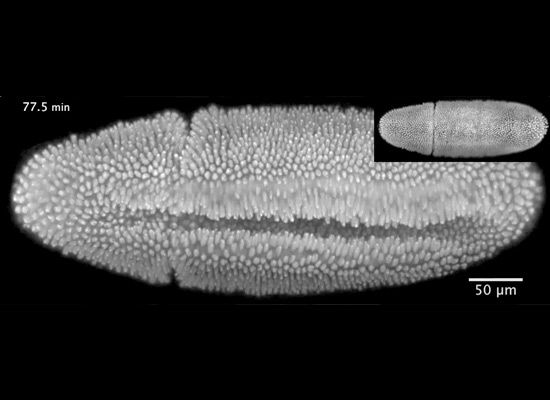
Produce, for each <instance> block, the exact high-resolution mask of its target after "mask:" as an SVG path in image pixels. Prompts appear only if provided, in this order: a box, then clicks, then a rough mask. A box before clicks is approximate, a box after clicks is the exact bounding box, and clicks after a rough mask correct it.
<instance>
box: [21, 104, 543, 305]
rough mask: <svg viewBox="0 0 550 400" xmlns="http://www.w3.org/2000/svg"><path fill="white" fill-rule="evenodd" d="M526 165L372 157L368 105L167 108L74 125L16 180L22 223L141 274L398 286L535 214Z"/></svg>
mask: <svg viewBox="0 0 550 400" xmlns="http://www.w3.org/2000/svg"><path fill="white" fill-rule="evenodd" d="M542 197H543V188H542V183H541V176H540V173H539V172H538V170H537V169H536V168H535V167H534V166H533V165H532V164H530V163H440V164H436V163H411V164H408V163H375V162H374V160H373V112H372V111H370V110H358V109H353V108H350V109H339V108H332V107H322V108H319V107H294V108H283V107H260V108H251V107H248V108H246V107H245V108H239V109H220V108H217V107H210V108H208V109H203V110H200V111H198V112H197V113H195V115H194V117H193V118H192V121H191V124H190V126H188V124H187V123H186V121H185V120H184V119H183V118H182V117H180V116H179V115H178V114H176V113H173V112H169V113H165V114H162V115H159V116H157V117H155V118H152V119H144V120H139V121H135V122H132V123H126V124H118V125H115V126H113V127H111V128H109V129H106V130H104V131H101V132H99V133H98V134H96V135H92V136H89V137H82V138H79V137H75V136H73V137H71V138H70V139H68V140H67V141H65V142H63V143H61V144H55V145H51V146H48V147H47V148H45V149H44V150H43V151H40V152H38V153H37V154H35V155H34V156H33V157H31V158H30V159H29V160H28V162H27V163H26V165H24V167H23V168H22V169H21V171H20V172H19V174H18V175H17V176H16V178H15V183H14V188H13V205H14V209H15V213H16V215H17V216H18V217H19V220H20V221H21V224H22V226H24V227H25V228H26V229H28V230H29V231H31V232H33V233H35V234H36V235H37V236H38V237H39V238H40V240H41V241H42V242H43V243H44V244H45V245H47V246H52V247H55V248H57V249H59V250H60V251H62V252H63V253H64V254H72V255H75V256H76V257H77V258H79V259H82V260H87V261H89V262H90V263H92V264H94V265H98V266H103V267H106V268H109V269H111V270H113V271H116V272H118V273H123V274H127V275H131V276H133V277H136V278H138V279H142V280H145V281H148V282H151V283H157V284H158V283H166V282H168V281H169V280H170V278H171V274H172V273H173V274H174V275H175V276H176V279H177V280H178V282H179V283H180V284H181V286H182V287H186V288H198V289H202V290H211V291H220V292H226V293H228V292H235V291H238V292H243V293H246V294H250V295H270V294H286V295H290V294H310V293H321V292H332V291H339V290H361V289H365V288H372V287H380V286H391V285H404V284H409V283H412V282H416V281H419V280H423V279H430V278H435V277H440V276H444V275H447V274H450V273H452V272H453V271H457V270H460V269H463V268H466V267H467V266H469V265H471V264H473V263H475V262H477V261H480V260H484V259H487V258H489V257H492V256H493V255H495V254H496V253H498V252H499V251H501V250H502V249H504V248H505V247H506V246H508V245H510V244H512V243H513V242H515V241H517V240H518V239H519V238H520V237H522V236H523V235H524V234H525V233H526V232H527V231H528V229H529V227H530V226H531V225H532V224H533V223H534V220H535V218H536V214H537V208H538V207H539V206H540V204H541V201H542Z"/></svg>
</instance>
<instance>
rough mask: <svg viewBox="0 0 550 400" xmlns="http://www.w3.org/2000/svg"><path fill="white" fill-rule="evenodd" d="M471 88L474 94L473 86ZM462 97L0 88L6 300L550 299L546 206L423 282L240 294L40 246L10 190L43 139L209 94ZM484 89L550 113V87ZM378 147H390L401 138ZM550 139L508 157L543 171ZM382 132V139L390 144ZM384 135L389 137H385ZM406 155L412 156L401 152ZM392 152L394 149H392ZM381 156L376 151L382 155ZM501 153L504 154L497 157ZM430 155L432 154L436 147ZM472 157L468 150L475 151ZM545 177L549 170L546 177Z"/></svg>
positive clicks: (298, 100) (89, 303) (179, 106)
mask: <svg viewBox="0 0 550 400" xmlns="http://www.w3.org/2000/svg"><path fill="white" fill-rule="evenodd" d="M470 97H471V98H472V96H470ZM451 98H453V99H461V98H465V96H441V95H440V96H432V95H422V96H391V98H390V97H389V96H380V95H377V96H372V97H370V98H369V97H366V96H293V97H283V96H278V97H265V96H264V97H258V96H256V97H242V96H241V97H235V96H233V97H230V96H191V97H173V96H169V97H155V96H145V97H140V96H131V97H127V96H126V97H125V96H81V97H74V96H73V97H67V96H46V97H41V96H19V97H14V96H12V97H5V96H3V97H2V98H0V108H1V112H2V115H3V116H5V117H6V120H7V121H8V122H9V124H8V127H9V129H10V131H11V134H10V135H9V140H7V141H6V145H5V146H6V148H4V149H3V150H4V153H5V154H6V155H5V160H4V161H3V162H4V165H5V168H4V169H3V172H4V173H5V176H4V180H3V182H4V187H5V189H6V191H5V194H4V200H5V202H4V204H5V206H4V213H5V220H6V223H5V224H3V225H4V227H5V228H6V234H5V238H6V239H5V247H4V253H5V255H6V257H5V258H4V261H3V274H2V279H0V304H2V305H3V306H4V307H6V306H8V307H15V308H25V307H39V308H40V307H46V308H52V307H53V308H56V307H57V308H71V307H82V306H86V307H100V308H101V307H110V308H112V307H119V306H120V307H128V306H143V305H147V307H151V306H153V305H157V306H159V307H162V308H168V309H172V308H173V309H200V310H204V309H212V308H215V309H228V308H234V307H235V306H236V305H257V304H260V305H279V306H280V305H310V306H311V305H313V306H314V305H324V306H325V307H326V306H329V305H330V306H331V307H334V308H338V309H339V308H341V307H357V306H360V305H371V304H372V305H374V304H382V305H383V307H386V308H392V307H398V308H408V307H447V308H448V307H449V306H452V307H474V306H483V305H488V304H494V305H496V304H498V305H503V304H550V291H549V290H547V285H548V283H547V282H548V280H547V278H548V275H549V274H548V268H547V266H546V264H547V262H545V258H544V254H545V253H544V250H545V247H546V246H547V243H548V242H547V239H546V238H547V233H548V232H547V230H548V215H547V213H546V212H544V209H543V211H542V214H541V217H540V219H539V223H538V224H537V225H536V226H535V227H534V230H533V232H532V233H531V234H530V235H529V236H527V237H526V238H525V239H524V240H523V241H522V242H521V243H520V244H518V245H517V246H516V247H513V248H510V249H508V250H505V251H504V252H502V253H501V254H500V255H499V256H497V257H495V258H493V259H491V260H488V261H486V262H484V263H483V264H482V265H479V266H475V267H473V268H470V269H468V270H466V271H463V272H459V273H456V274H454V275H452V276H449V277H446V278H442V279H437V280H432V281H427V282H421V283H418V284H414V285H411V286H405V287H396V288H385V289H378V290H368V291H363V292H349V293H334V294H326V295H318V296H304V297H284V296H282V297H269V298H254V297H246V296H242V295H223V294H213V293H203V292H199V291H190V290H186V289H181V288H179V287H178V286H177V284H175V283H173V284H172V285H168V286H152V285H150V284H147V283H144V282H140V281H136V280H134V279H132V278H129V277H126V276H123V275H117V274H114V273H112V272H109V271H108V270H105V269H101V268H97V267H93V266H91V265H88V264H86V263H82V262H79V261H78V260H75V259H73V258H68V257H64V256H61V255H60V254H59V253H58V252H57V251H54V250H50V249H48V248H45V247H43V246H41V245H40V244H39V243H37V241H35V240H34V239H33V238H32V237H30V236H29V235H28V234H26V233H24V232H23V231H21V230H20V229H19V228H18V226H17V224H16V221H15V218H14V216H13V214H12V213H11V206H10V196H11V185H12V183H13V177H14V175H15V173H16V172H17V170H18V168H20V167H21V165H22V163H23V162H24V160H25V159H26V157H28V156H29V155H30V154H31V153H32V152H33V151H35V150H36V149H38V148H40V146H41V145H44V144H47V143H51V142H52V141H56V140H62V139H63V138H66V137H68V136H69V135H70V134H71V133H77V134H85V133H92V132H95V131H97V130H100V129H103V128H105V127H107V126H109V125H111V124H114V123H116V122H118V121H127V120H132V119H137V118H143V117H146V116H149V115H154V114H156V113H158V112H162V111H165V110H168V109H170V110H176V111H178V112H180V113H182V114H184V115H185V116H186V117H187V118H190V116H191V115H192V113H193V112H194V111H196V110H197V109H198V108H200V107H204V106H208V105H209V104H217V105H222V106H240V105H248V104H252V105H270V104H271V105H272V104H283V105H297V104H326V105H340V106H343V107H346V106H356V107H370V108H374V109H375V119H376V121H378V119H379V117H380V116H381V115H383V113H384V112H386V111H387V110H389V109H391V108H394V107H400V106H403V105H408V104H417V103H421V102H423V101H435V100H443V99H451ZM473 98H482V99H487V98H490V99H503V100H510V101H519V102H523V103H525V104H529V105H532V106H533V107H535V108H537V109H538V110H539V111H541V112H543V113H544V114H545V115H546V116H548V115H550V112H549V111H550V110H549V108H548V100H547V99H548V97H546V98H545V97H542V96H531V97H529V96H517V95H515V96H508V97H507V96H505V95H502V94H501V95H498V96H487V95H484V96H473ZM24 101H36V102H41V101H47V102H48V104H49V105H52V104H60V103H63V104H68V105H70V107H71V111H70V112H52V111H48V112H44V113H42V112H24V111H23V102H24ZM380 141H382V142H383V140H381V139H379V138H377V140H376V142H375V144H376V146H377V149H376V152H378V151H389V152H391V151H393V150H394V149H395V148H393V147H392V146H389V145H387V144H386V145H387V146H389V147H391V149H389V150H388V149H383V150H380V148H379V147H378V146H381V144H380ZM547 142H548V139H545V140H544V141H543V142H542V143H541V144H540V145H539V146H538V147H536V148H535V149H533V150H530V151H528V152H526V153H525V154H521V155H517V157H518V158H516V156H513V157H509V156H508V157H507V158H506V159H507V160H521V161H534V162H537V164H538V165H539V168H541V169H542V170H543V171H544V173H545V176H547V175H548V173H550V169H549V168H548V161H547V157H545V154H547V153H548V151H547V150H545V147H548V144H547ZM384 143H385V142H383V144H384ZM383 144H382V146H383ZM405 153H408V154H409V155H404V156H403V155H398V156H397V155H394V157H397V158H393V160H395V161H413V160H412V159H410V158H407V157H410V154H411V153H409V152H405ZM403 157H405V158H403ZM390 159H392V158H390ZM379 160H380V159H379V158H378V156H377V161H379ZM494 160H495V161H496V160H498V159H494ZM426 161H434V159H433V158H431V157H429V159H428V160H426ZM470 161H471V160H470ZM545 179H547V178H545ZM469 277H523V278H524V283H520V284H517V285H516V286H517V292H518V294H517V296H515V297H512V298H505V299H503V298H501V299H496V298H495V297H494V296H491V297H476V296H475V290H474V284H472V283H469V282H468V278H469Z"/></svg>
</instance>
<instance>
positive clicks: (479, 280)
mask: <svg viewBox="0 0 550 400" xmlns="http://www.w3.org/2000/svg"><path fill="white" fill-rule="evenodd" d="M468 281H470V282H523V278H469V279H468Z"/></svg>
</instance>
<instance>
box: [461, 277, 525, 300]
mask: <svg viewBox="0 0 550 400" xmlns="http://www.w3.org/2000/svg"><path fill="white" fill-rule="evenodd" d="M469 281H470V282H475V283H476V285H475V295H476V296H484V297H496V298H497V299H499V298H501V297H513V296H516V295H517V293H518V290H517V287H516V286H515V284H516V283H521V282H523V278H470V279H469Z"/></svg>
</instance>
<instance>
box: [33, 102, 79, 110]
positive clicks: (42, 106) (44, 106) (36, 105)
mask: <svg viewBox="0 0 550 400" xmlns="http://www.w3.org/2000/svg"><path fill="white" fill-rule="evenodd" d="M23 111H24V112H47V111H54V112H67V111H71V106H70V105H68V104H63V103H58V104H49V103H48V102H47V101H40V102H38V101H24V102H23Z"/></svg>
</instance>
